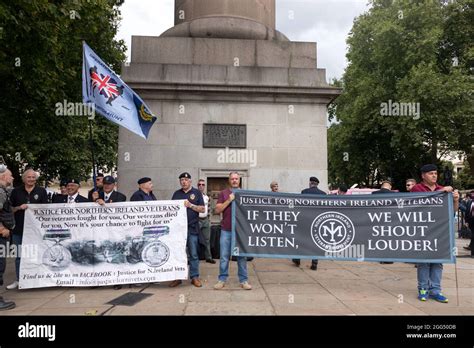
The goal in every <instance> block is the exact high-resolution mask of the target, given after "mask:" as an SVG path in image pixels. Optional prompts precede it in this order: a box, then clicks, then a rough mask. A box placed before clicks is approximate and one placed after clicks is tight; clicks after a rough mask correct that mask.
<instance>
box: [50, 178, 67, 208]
mask: <svg viewBox="0 0 474 348" xmlns="http://www.w3.org/2000/svg"><path fill="white" fill-rule="evenodd" d="M66 186H67V179H61V181H60V182H59V191H60V193H55V194H54V195H53V199H52V200H51V203H62V202H63V201H64V199H65V197H67V188H66Z"/></svg>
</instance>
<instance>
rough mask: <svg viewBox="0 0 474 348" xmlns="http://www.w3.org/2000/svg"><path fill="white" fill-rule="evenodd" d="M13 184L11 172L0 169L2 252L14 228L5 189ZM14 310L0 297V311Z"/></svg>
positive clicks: (2, 259)
mask: <svg viewBox="0 0 474 348" xmlns="http://www.w3.org/2000/svg"><path fill="white" fill-rule="evenodd" d="M12 183H13V176H12V172H11V171H10V170H8V169H7V167H6V166H5V165H1V167H0V244H2V247H3V250H7V247H6V245H7V241H8V240H9V237H10V231H12V230H13V228H14V227H15V217H14V216H13V210H12V208H11V205H10V192H9V191H8V190H7V187H9V186H11V184H12ZM5 267H6V255H0V286H2V285H3V273H5ZM13 308H15V302H13V301H5V300H4V299H3V297H2V296H0V311H2V310H7V309H13Z"/></svg>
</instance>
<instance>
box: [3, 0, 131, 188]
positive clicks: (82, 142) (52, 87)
mask: <svg viewBox="0 0 474 348" xmlns="http://www.w3.org/2000/svg"><path fill="white" fill-rule="evenodd" d="M122 3H123V0H91V1H73V0H69V1H68V0H63V1H54V2H51V1H47V0H18V1H10V2H2V3H0V27H1V30H0V42H1V45H0V79H1V81H2V83H1V84H0V95H1V102H0V120H1V121H0V122H1V127H0V154H2V155H3V156H4V157H5V159H6V161H7V164H8V165H9V167H10V168H12V170H13V172H14V174H15V176H16V178H18V173H19V172H20V171H21V169H22V168H23V167H24V166H25V165H26V164H28V166H32V167H34V168H36V169H39V170H40V171H41V172H42V173H43V174H44V178H45V179H51V178H55V177H57V176H77V177H80V178H86V177H87V176H88V175H89V174H90V172H91V170H92V164H91V155H90V150H89V130H88V119H87V117H84V116H82V117H79V116H76V117H66V116H57V115H56V104H57V103H63V101H67V102H73V103H75V102H81V101H82V92H81V69H82V41H83V40H85V41H86V42H87V43H88V44H89V45H90V46H91V47H92V48H93V49H94V50H95V51H96V52H97V54H98V55H99V56H101V57H102V58H103V59H104V61H105V62H107V63H108V64H110V65H111V66H112V68H113V69H114V70H115V71H116V72H120V68H121V64H122V62H123V61H124V59H125V54H124V52H125V45H124V43H123V42H122V41H117V40H115V39H114V37H115V35H116V32H117V28H118V24H119V20H120V11H119V7H120V5H121V4H122ZM93 123H94V134H93V139H94V146H95V149H96V162H97V164H98V166H99V167H100V168H103V169H104V170H109V169H111V168H113V167H114V166H115V165H116V157H117V138H118V136H117V134H118V130H117V127H116V126H115V125H113V124H112V123H110V122H109V121H107V120H106V119H105V118H103V117H101V116H98V117H96V118H95V120H94V121H93Z"/></svg>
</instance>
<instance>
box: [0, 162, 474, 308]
mask: <svg viewBox="0 0 474 348" xmlns="http://www.w3.org/2000/svg"><path fill="white" fill-rule="evenodd" d="M437 178H438V169H437V167H436V166H435V165H433V164H428V165H425V166H423V167H422V168H421V179H422V180H421V181H420V182H419V183H417V182H416V180H414V179H408V180H406V191H408V192H431V191H445V192H453V199H454V209H455V211H457V209H458V206H459V193H458V192H457V191H456V190H454V189H453V188H452V187H451V186H441V185H439V184H438V183H437ZM178 179H179V183H180V186H181V188H180V189H178V190H177V191H176V192H174V194H173V196H172V199H177V200H184V202H185V206H186V208H187V209H186V212H187V221H188V227H187V232H188V237H187V254H188V264H189V279H190V280H191V284H192V285H193V286H195V287H202V282H201V280H200V272H199V264H200V262H199V248H200V244H201V245H204V255H205V260H206V262H208V263H211V264H215V263H216V261H215V260H214V259H213V258H212V254H211V248H210V234H211V233H210V226H211V224H210V215H211V209H210V207H211V199H210V197H209V196H208V195H207V194H206V181H205V180H204V179H199V180H198V188H195V187H193V186H192V178H191V175H190V174H189V173H187V172H185V173H182V174H180V175H179V177H178ZM37 180H38V173H37V172H36V171H34V170H33V169H27V170H25V171H24V173H23V174H22V181H23V184H22V185H21V186H19V187H16V188H14V189H11V186H12V183H13V176H12V173H11V171H10V170H9V169H8V168H7V167H6V166H5V165H0V243H1V244H3V245H4V246H6V245H7V242H9V241H11V243H12V245H14V246H15V247H16V248H17V250H20V248H21V244H22V236H23V229H24V216H25V210H26V209H28V204H46V203H66V204H69V203H71V204H72V203H84V202H95V203H97V204H100V205H104V204H113V203H117V202H125V201H126V200H127V197H126V196H125V195H124V194H123V193H121V192H118V191H117V190H116V180H115V178H114V177H113V176H110V175H107V176H104V175H103V174H98V175H97V177H96V179H95V180H96V181H95V185H94V188H93V189H91V190H90V191H89V192H88V197H84V196H82V195H81V194H80V193H79V188H80V182H79V180H77V179H67V180H61V182H60V192H59V193H56V194H54V195H52V196H51V195H48V192H47V191H46V190H45V189H44V188H42V187H40V186H39V185H38V184H37ZM240 181H241V177H240V175H239V173H238V172H231V173H230V174H229V182H228V188H226V189H225V190H223V191H221V192H220V193H219V196H218V200H217V203H216V205H215V210H214V213H215V214H221V216H222V219H221V234H220V261H219V275H218V279H217V283H216V284H215V285H214V289H216V290H220V289H222V288H224V287H225V286H226V282H227V279H228V277H229V262H230V260H231V240H232V237H231V236H232V233H231V230H232V213H231V203H232V201H233V200H234V199H235V196H234V193H233V191H234V190H235V189H238V188H239V187H240V184H241V182H240ZM137 184H138V190H137V191H136V192H134V193H133V195H132V196H131V197H130V201H154V200H156V197H155V195H154V194H153V181H152V179H151V178H149V177H143V178H140V179H139V180H138V181H137ZM318 185H319V180H318V179H317V178H316V177H314V176H312V177H310V178H309V187H308V188H305V189H304V190H302V191H301V193H302V194H311V195H326V192H324V191H322V190H320V189H319V188H318ZM270 189H271V191H272V192H279V185H278V183H277V182H276V181H272V182H271V183H270ZM392 189H393V188H392V183H391V181H390V180H385V181H383V182H382V186H381V188H380V189H379V190H378V191H374V192H373V193H374V194H387V193H391V192H393V191H392ZM347 191H348V189H347V186H346V185H340V186H339V187H338V191H337V194H338V195H344V194H346V193H347ZM460 208H461V210H462V211H463V213H464V215H465V217H466V224H467V226H468V227H469V229H471V231H474V229H473V228H474V219H473V215H474V214H473V212H474V191H472V192H471V193H470V195H469V196H468V197H467V198H465V199H464V200H463V201H462V202H461V205H460ZM465 248H466V249H468V250H470V251H471V256H472V257H474V253H473V251H474V248H473V245H472V239H471V244H470V245H469V246H466V247H465ZM4 249H5V248H4ZM20 256H21V255H20V253H18V254H17V257H16V259H15V277H16V279H15V280H14V281H13V282H12V283H11V284H9V285H7V287H6V288H7V289H8V290H12V289H16V288H18V285H19V271H20V259H21V258H20ZM236 261H237V266H238V269H237V273H238V279H239V283H240V286H241V288H242V289H245V290H251V289H252V286H251V285H250V284H249V281H248V272H247V261H248V260H247V258H246V257H243V256H239V257H237V260H236ZM292 262H293V263H294V264H295V265H296V266H300V264H301V260H300V259H293V260H292ZM5 266H6V255H0V286H2V285H3V274H4V272H5ZM317 267H318V260H317V259H313V260H312V261H311V267H310V268H311V269H312V270H314V271H316V270H317ZM442 270H443V265H442V264H440V263H418V264H417V275H418V298H419V299H420V300H421V301H426V300H427V299H428V298H433V299H435V300H437V301H439V302H444V303H446V302H448V299H447V298H446V297H445V296H444V295H443V294H442V291H441V281H442ZM181 283H182V281H181V280H174V281H172V282H171V283H170V284H169V286H170V287H176V286H179V285H180V284H181ZM115 288H116V289H118V288H120V286H116V287H115ZM14 307H15V304H14V302H13V301H7V300H4V299H3V298H2V297H0V310H6V309H11V308H14Z"/></svg>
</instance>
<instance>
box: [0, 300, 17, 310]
mask: <svg viewBox="0 0 474 348" xmlns="http://www.w3.org/2000/svg"><path fill="white" fill-rule="evenodd" d="M15 307H16V305H15V302H13V301H5V300H3V297H0V311H6V310H8V309H13V308H15Z"/></svg>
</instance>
